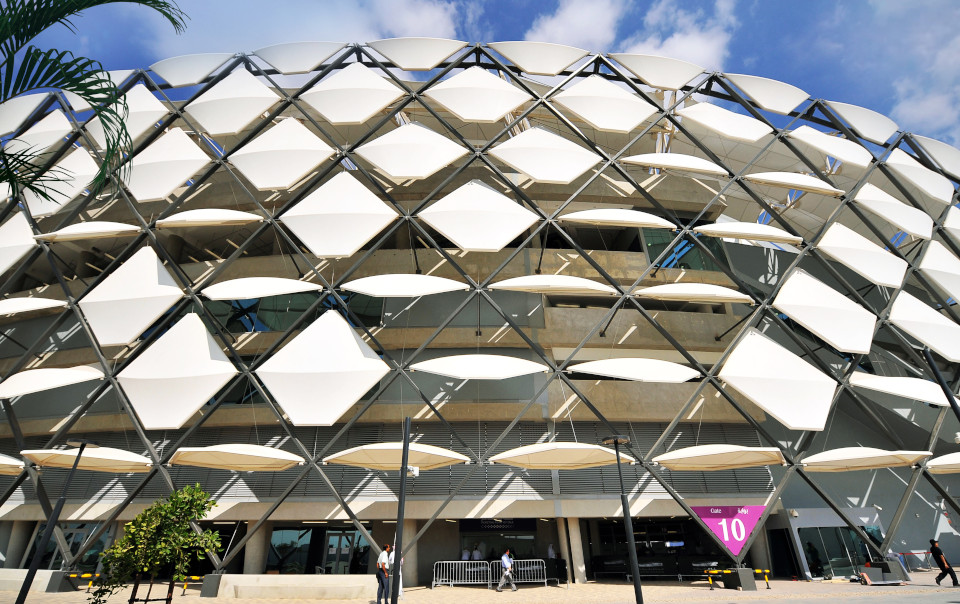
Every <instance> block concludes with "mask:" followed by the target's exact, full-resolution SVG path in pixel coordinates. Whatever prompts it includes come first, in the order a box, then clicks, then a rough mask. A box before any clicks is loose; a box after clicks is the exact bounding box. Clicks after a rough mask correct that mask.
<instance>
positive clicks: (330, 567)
mask: <svg viewBox="0 0 960 604" xmlns="http://www.w3.org/2000/svg"><path fill="white" fill-rule="evenodd" d="M355 543H356V531H336V530H334V531H327V546H326V548H324V550H323V572H325V573H326V574H328V575H330V574H332V575H345V574H349V572H350V561H351V560H353V549H354V545H355Z"/></svg>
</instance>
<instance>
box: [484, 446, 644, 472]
mask: <svg viewBox="0 0 960 604" xmlns="http://www.w3.org/2000/svg"><path fill="white" fill-rule="evenodd" d="M620 461H621V463H633V462H634V461H636V460H635V459H634V458H633V457H630V456H629V455H627V454H625V453H621V454H620ZM490 462H491V463H498V464H503V465H506V466H514V467H517V468H526V469H529V470H583V469H586V468H598V467H600V466H609V465H613V464H615V463H617V455H616V452H615V451H613V450H612V449H608V448H606V447H601V446H600V445H591V444H587V443H569V442H547V443H537V444H533V445H526V446H523V447H517V448H516V449H510V450H509V451H504V452H503V453H498V454H496V455H493V456H491V457H490Z"/></svg>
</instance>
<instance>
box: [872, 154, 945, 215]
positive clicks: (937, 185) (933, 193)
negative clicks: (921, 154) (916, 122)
mask: <svg viewBox="0 0 960 604" xmlns="http://www.w3.org/2000/svg"><path fill="white" fill-rule="evenodd" d="M886 163H887V166H888V167H890V168H891V169H893V171H894V172H895V173H896V174H897V175H898V176H900V177H902V178H903V179H904V180H906V181H907V182H909V183H910V184H912V185H914V186H915V187H917V188H918V189H919V190H920V191H921V192H923V194H924V195H927V196H928V197H929V198H930V199H932V200H934V201H938V202H940V203H943V204H950V202H951V201H952V200H953V193H954V188H953V183H952V182H950V180H949V179H948V178H947V177H945V176H943V175H942V174H937V173H936V172H934V171H933V170H930V169H929V168H925V167H924V166H923V165H921V164H920V162H918V161H917V160H916V159H914V158H913V157H911V156H910V155H908V154H907V153H905V152H904V151H903V150H902V149H894V150H893V151H891V152H890V155H889V156H888V157H887V162H886Z"/></svg>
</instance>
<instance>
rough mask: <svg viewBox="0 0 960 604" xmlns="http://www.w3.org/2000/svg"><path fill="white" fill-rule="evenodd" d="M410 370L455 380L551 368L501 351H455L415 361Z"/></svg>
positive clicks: (504, 376) (498, 377) (505, 376)
mask: <svg viewBox="0 0 960 604" xmlns="http://www.w3.org/2000/svg"><path fill="white" fill-rule="evenodd" d="M410 369H412V370H414V371H423V372H425V373H433V374H436V375H442V376H444V377H449V378H454V379H458V380H505V379H508V378H514V377H520V376H522V375H531V374H533V373H543V372H545V371H549V370H550V369H549V367H547V366H546V365H542V364H540V363H535V362H533V361H528V360H526V359H520V358H517V357H510V356H506V355H502V354H455V355H450V356H446V357H437V358H435V359H430V360H429V361H421V362H419V363H414V364H413V365H410Z"/></svg>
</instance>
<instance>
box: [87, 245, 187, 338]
mask: <svg viewBox="0 0 960 604" xmlns="http://www.w3.org/2000/svg"><path fill="white" fill-rule="evenodd" d="M181 297H183V292H182V291H181V290H180V286H179V285H177V282H176V281H175V280H174V278H173V276H172V275H171V274H170V273H169V272H168V271H167V269H166V268H165V267H164V266H163V263H162V262H160V258H158V257H157V253H156V252H154V251H153V248H151V247H144V248H142V249H140V250H138V251H137V253H135V254H134V255H133V256H131V257H130V258H129V259H128V260H127V261H126V262H124V263H123V264H121V265H120V266H119V267H118V268H117V269H116V270H115V271H113V273H111V274H110V275H108V276H107V277H106V278H105V279H104V280H103V281H101V282H100V283H99V284H98V285H97V286H96V287H94V288H93V289H92V290H91V291H90V293H88V294H87V295H86V296H84V297H83V298H82V299H81V300H80V303H79V304H80V309H81V310H82V311H83V314H84V316H85V317H86V318H87V322H88V323H89V324H90V327H91V329H93V333H94V335H95V336H96V337H97V341H98V342H99V343H100V344H101V345H103V346H110V345H115V344H127V343H128V342H132V341H133V340H134V339H136V338H137V336H139V335H140V334H141V333H143V332H144V330H146V329H147V328H148V327H150V325H151V324H153V322H154V321H156V320H157V319H159V318H160V316H161V315H163V313H165V312H166V311H167V309H168V308H170V306H172V305H173V303H174V302H176V301H177V300H179V299H180V298H181Z"/></svg>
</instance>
